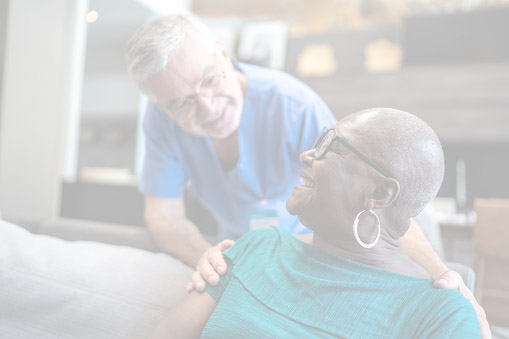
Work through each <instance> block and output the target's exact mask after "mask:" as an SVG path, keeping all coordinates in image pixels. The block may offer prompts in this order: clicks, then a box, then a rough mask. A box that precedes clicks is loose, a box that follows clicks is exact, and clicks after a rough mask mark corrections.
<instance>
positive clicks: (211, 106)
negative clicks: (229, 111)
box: [196, 94, 217, 115]
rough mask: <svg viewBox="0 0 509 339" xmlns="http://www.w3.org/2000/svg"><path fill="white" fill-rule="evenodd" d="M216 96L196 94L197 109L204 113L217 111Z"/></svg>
mask: <svg viewBox="0 0 509 339" xmlns="http://www.w3.org/2000/svg"><path fill="white" fill-rule="evenodd" d="M216 102H217V100H216V97H215V96H213V95H212V96H208V95H201V94H199V95H197V96H196V104H197V109H198V113H200V114H202V115H203V114H204V113H207V114H210V113H215V108H216Z"/></svg>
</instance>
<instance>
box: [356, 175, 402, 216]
mask: <svg viewBox="0 0 509 339" xmlns="http://www.w3.org/2000/svg"><path fill="white" fill-rule="evenodd" d="M399 190H400V187H399V181H397V180H396V179H393V178H385V179H383V180H382V181H380V182H379V183H378V185H376V187H375V190H374V192H373V193H372V194H370V195H369V196H368V197H367V198H366V201H365V203H364V205H365V206H364V207H365V208H366V209H384V208H386V207H389V206H390V205H391V204H393V203H394V202H395V201H396V199H397V198H398V196H399Z"/></svg>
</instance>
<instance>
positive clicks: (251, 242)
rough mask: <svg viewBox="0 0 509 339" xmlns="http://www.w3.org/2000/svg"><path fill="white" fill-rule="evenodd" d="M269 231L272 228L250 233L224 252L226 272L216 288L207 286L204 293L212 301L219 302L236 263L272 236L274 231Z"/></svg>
mask: <svg viewBox="0 0 509 339" xmlns="http://www.w3.org/2000/svg"><path fill="white" fill-rule="evenodd" d="M271 229H272V228H266V229H259V230H256V231H250V232H248V233H246V234H245V235H243V236H242V237H240V239H239V240H237V241H236V242H235V245H233V246H232V247H230V248H229V249H227V250H226V251H225V252H224V258H225V261H226V265H227V271H226V273H225V275H223V276H222V277H221V279H219V283H218V284H217V285H216V286H212V285H210V284H207V286H206V288H205V291H206V292H207V293H208V294H210V296H211V297H212V298H214V300H216V301H217V302H219V300H220V299H221V296H222V295H223V293H224V291H225V290H226V288H227V287H228V284H229V283H230V281H231V279H232V277H233V275H234V271H235V266H236V265H237V263H239V261H240V260H241V259H242V258H243V257H244V256H248V255H250V251H252V250H253V249H255V248H256V247H257V245H259V243H263V242H264V239H266V238H267V237H268V236H269V234H274V231H271Z"/></svg>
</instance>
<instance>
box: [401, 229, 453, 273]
mask: <svg viewBox="0 0 509 339" xmlns="http://www.w3.org/2000/svg"><path fill="white" fill-rule="evenodd" d="M400 241H401V244H400V246H401V249H402V250H403V252H405V253H406V255H408V256H409V257H410V258H412V260H413V261H415V262H416V263H418V264H419V265H421V266H422V267H423V268H424V269H425V270H426V271H428V273H429V274H430V275H431V278H432V279H433V280H436V279H437V278H438V277H440V276H441V275H442V274H444V273H445V272H447V271H448V270H449V268H447V266H446V265H445V264H444V262H443V261H442V259H441V258H440V257H439V256H438V254H437V252H435V250H434V249H433V246H431V244H430V242H429V241H428V238H426V236H425V235H424V232H423V231H422V230H421V228H420V227H419V225H418V224H417V222H416V221H415V219H411V221H410V228H409V229H408V231H407V232H406V233H405V235H404V236H403V237H402V238H401V239H400Z"/></svg>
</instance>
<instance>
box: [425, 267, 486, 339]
mask: <svg viewBox="0 0 509 339" xmlns="http://www.w3.org/2000/svg"><path fill="white" fill-rule="evenodd" d="M434 286H435V288H442V289H452V290H457V291H459V292H460V293H461V294H463V296H464V297H465V298H467V300H468V301H470V303H471V304H472V306H474V310H475V313H476V314H477V319H478V320H479V326H480V327H481V336H482V338H483V339H490V338H491V330H490V325H489V324H488V320H487V319H486V312H484V309H483V308H482V307H481V305H479V304H478V303H477V300H475V297H474V295H473V294H472V292H471V291H470V290H469V289H468V288H467V287H466V286H465V283H464V282H463V279H461V276H460V275H459V273H458V272H456V271H453V270H448V271H446V272H445V273H443V274H442V275H441V276H440V277H438V278H437V279H436V280H435V283H434Z"/></svg>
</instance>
